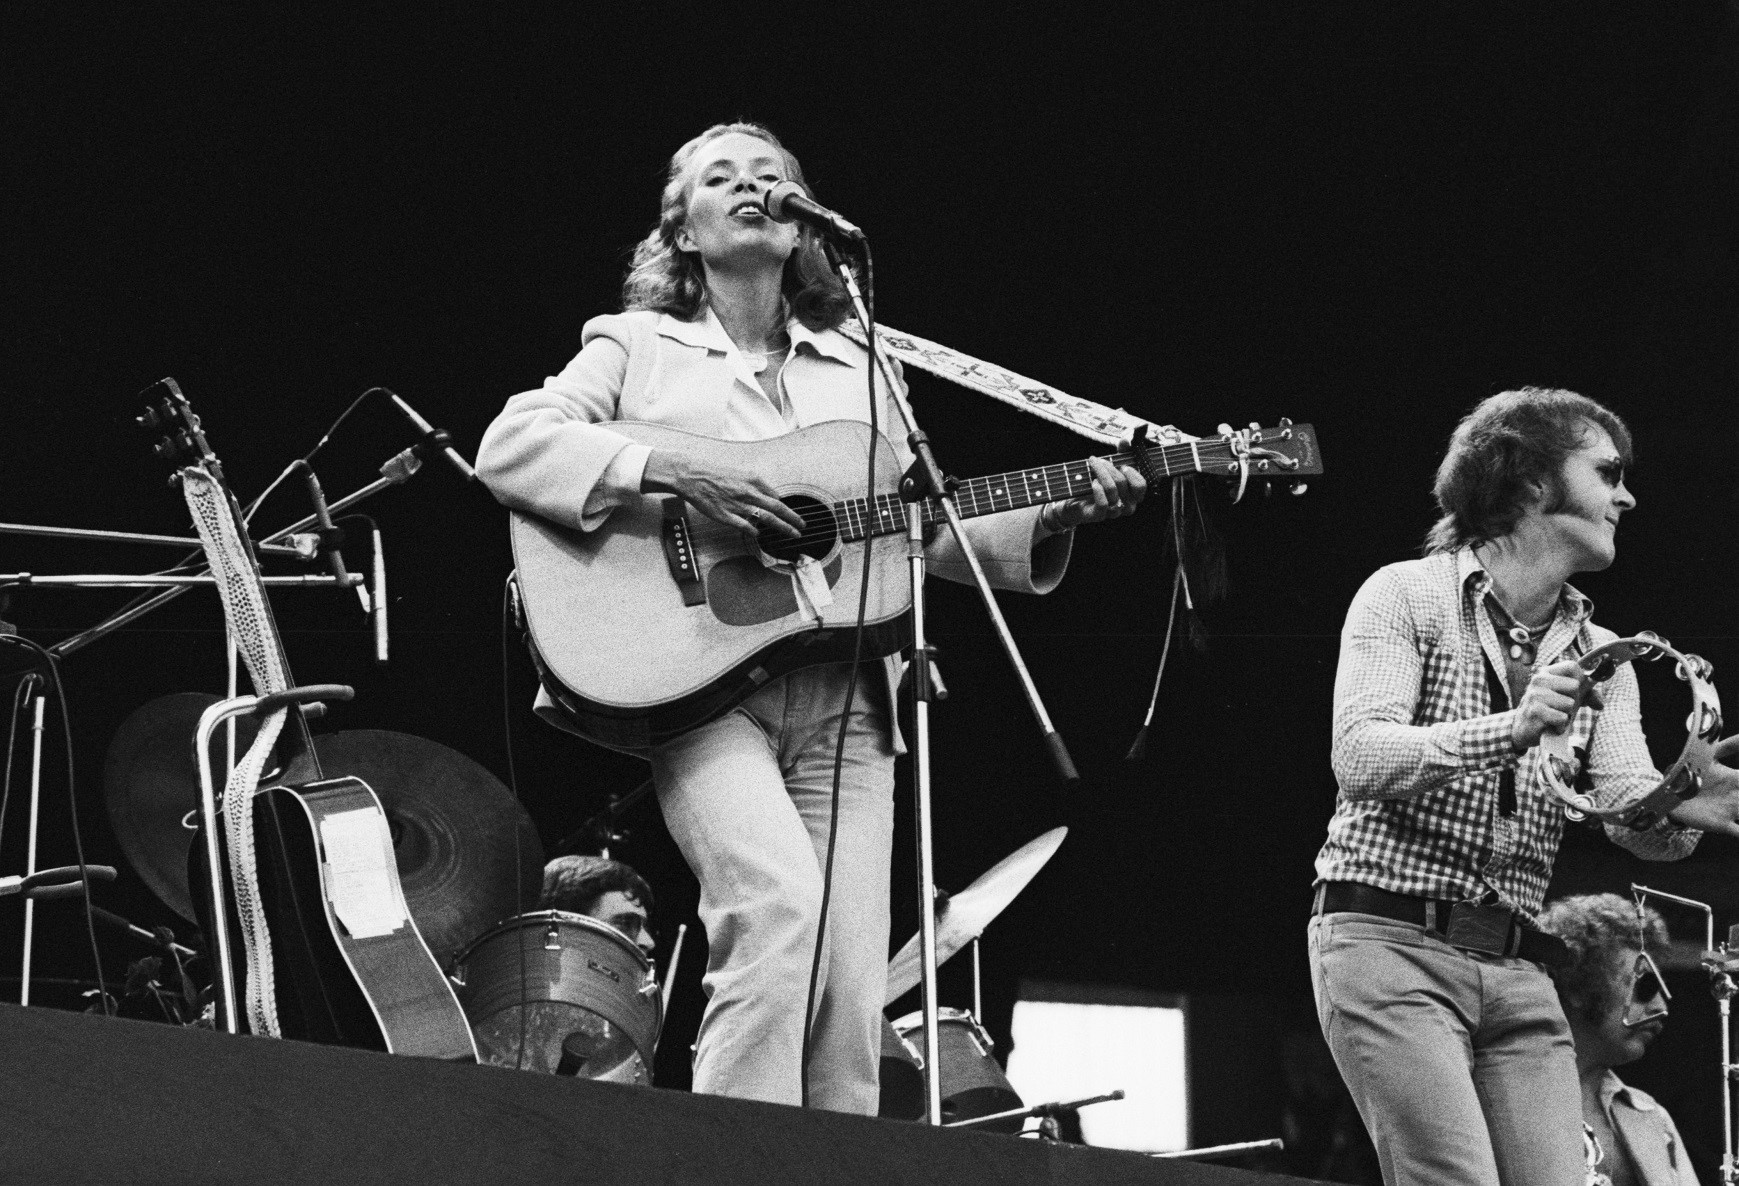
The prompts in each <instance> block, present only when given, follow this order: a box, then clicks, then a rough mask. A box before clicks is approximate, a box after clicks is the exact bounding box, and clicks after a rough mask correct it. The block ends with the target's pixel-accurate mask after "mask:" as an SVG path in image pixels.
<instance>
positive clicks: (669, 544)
mask: <svg viewBox="0 0 1739 1186" xmlns="http://www.w3.org/2000/svg"><path fill="white" fill-rule="evenodd" d="M660 534H661V535H662V536H663V539H664V562H665V563H666V564H668V565H669V566H670V579H671V580H673V581H675V582H676V587H677V589H678V590H679V591H680V592H681V593H682V604H683V605H705V604H706V585H705V584H704V583H702V581H701V579H700V564H699V562H698V561H697V560H696V559H695V555H694V539H693V537H692V535H691V534H690V532H689V529H688V508H687V507H686V506H684V505H683V501H682V499H680V498H667V499H665V500H664V525H663V527H662V528H661V529H660Z"/></svg>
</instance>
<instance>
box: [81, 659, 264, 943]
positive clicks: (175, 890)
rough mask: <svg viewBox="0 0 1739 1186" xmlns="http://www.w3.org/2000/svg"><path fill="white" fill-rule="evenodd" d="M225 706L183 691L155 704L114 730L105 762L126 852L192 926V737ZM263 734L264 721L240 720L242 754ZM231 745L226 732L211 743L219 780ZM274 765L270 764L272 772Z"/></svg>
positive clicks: (113, 819) (107, 797)
mask: <svg viewBox="0 0 1739 1186" xmlns="http://www.w3.org/2000/svg"><path fill="white" fill-rule="evenodd" d="M220 699H221V697H218V696H213V695H210V694H209V693H206V692H177V693H175V694H173V695H169V696H159V697H157V699H155V700H151V701H148V702H147V703H145V704H143V705H141V706H140V707H139V708H137V709H135V710H134V711H133V713H132V715H131V716H129V717H128V718H127V719H126V720H124V721H122V722H121V727H120V728H119V729H117V730H115V736H114V738H113V739H111V740H110V742H109V752H108V756H107V757H106V758H105V760H104V762H103V799H104V801H105V802H106V804H107V805H108V809H109V822H110V823H111V824H113V825H114V829H115V839H116V840H118V841H119V842H120V845H121V851H122V852H123V853H125V854H126V857H127V860H128V862H129V863H130V864H131V865H132V866H133V869H134V871H135V872H137V873H138V874H139V877H140V879H141V880H143V881H144V883H145V884H146V885H148V886H150V887H151V892H152V893H154V894H156V895H157V896H158V897H159V898H161V899H162V900H163V903H164V905H166V906H168V907H169V908H170V909H171V910H173V911H175V913H177V914H179V915H180V916H181V917H182V918H185V919H187V920H188V921H189V922H191V921H193V895H192V893H191V892H190V891H189V890H188V888H187V854H188V852H189V850H190V849H191V848H192V846H193V834H194V831H195V829H196V828H198V826H199V817H198V809H199V771H198V769H197V768H196V766H195V765H194V760H193V733H194V730H195V729H196V728H197V727H198V725H199V715H200V714H201V713H202V712H204V711H205V710H206V709H207V708H208V707H210V706H211V705H213V704H216V703H217V702H218V700H220ZM257 732H259V722H257V721H255V720H254V719H253V718H252V717H242V718H240V719H238V720H237V721H236V753H237V754H238V755H240V754H242V753H245V752H246V751H247V747H248V746H250V745H252V744H253V740H254V735H255V734H256V733H257ZM226 745H227V741H226V733H225V731H224V730H222V729H219V730H218V731H217V732H216V733H215V734H213V735H212V739H211V768H212V772H213V775H214V776H215V777H216V778H218V779H219V780H221V779H222V778H223V771H224V751H225V747H226ZM275 765H276V762H275V761H268V762H267V763H266V769H267V770H271V769H272V768H273V767H274V766H275ZM190 813H191V814H190ZM184 820H185V821H186V824H185V825H184V824H183V821H184Z"/></svg>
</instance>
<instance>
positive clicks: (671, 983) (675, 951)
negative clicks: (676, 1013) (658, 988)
mask: <svg viewBox="0 0 1739 1186" xmlns="http://www.w3.org/2000/svg"><path fill="white" fill-rule="evenodd" d="M686 938H688V924H687V923H683V924H682V925H681V926H679V927H677V928H676V941H675V942H674V943H672V944H671V945H670V963H668V964H666V965H665V968H664V996H663V998H662V999H661V1000H660V1001H659V1004H661V1005H662V1006H663V1007H664V1011H665V1012H666V1013H669V1012H670V993H671V991H672V990H673V989H674V988H675V987H676V965H677V963H678V961H680V960H681V959H682V941H683V940H684V939H686Z"/></svg>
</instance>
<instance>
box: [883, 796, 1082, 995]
mask: <svg viewBox="0 0 1739 1186" xmlns="http://www.w3.org/2000/svg"><path fill="white" fill-rule="evenodd" d="M1068 834H1069V829H1067V828H1052V829H1051V830H1050V831H1049V832H1046V833H1045V834H1044V835H1042V836H1039V837H1038V838H1036V839H1034V840H1031V841H1029V842H1028V843H1026V844H1024V845H1022V846H1021V847H1020V848H1018V849H1016V850H1015V851H1014V852H1012V853H1010V854H1009V855H1008V856H1006V857H1004V858H1003V859H1002V860H1000V861H998V862H997V863H996V864H995V865H993V866H992V867H991V868H990V869H988V870H987V871H986V872H985V873H984V875H983V876H981V877H979V878H978V880H976V881H974V882H973V883H972V884H971V885H969V886H967V887H966V888H965V889H963V890H961V891H960V892H959V893H957V894H952V895H948V896H946V897H944V896H942V895H940V894H938V895H937V898H938V901H937V906H936V909H935V911H934V917H935V928H936V964H937V966H938V967H940V966H941V965H942V964H944V963H946V962H948V960H949V959H951V958H953V956H954V955H955V953H957V952H958V951H959V950H960V949H961V948H962V947H965V946H966V945H967V944H968V943H970V942H972V941H973V940H975V939H977V938H978V937H979V935H980V934H982V933H983V931H984V928H985V927H987V926H989V925H990V923H991V922H992V921H993V920H995V918H996V916H997V915H999V914H1001V913H1002V912H1003V911H1004V910H1005V909H1007V908H1008V904H1009V903H1010V902H1012V901H1014V899H1015V897H1016V896H1017V895H1019V893H1020V892H1021V890H1023V889H1025V888H1026V886H1027V883H1028V882H1030V881H1032V879H1033V878H1034V877H1035V876H1037V874H1038V871H1039V870H1040V869H1043V868H1044V867H1045V863H1046V862H1047V861H1049V860H1050V859H1051V857H1052V856H1053V855H1054V854H1055V853H1056V851H1057V848H1058V847H1059V846H1060V845H1061V844H1062V843H1063V839H1064V837H1066V836H1067V835H1068ZM919 938H920V937H919V936H917V935H914V936H913V937H912V938H911V940H910V941H908V942H907V943H906V945H905V946H904V947H902V948H900V950H899V952H898V953H897V954H896V955H895V956H894V958H893V959H892V960H890V961H889V962H888V989H887V995H886V997H885V998H884V1000H883V1003H884V1004H887V1005H891V1004H893V1003H894V1001H896V1000H897V999H899V998H900V997H902V996H904V995H905V994H906V993H908V992H910V991H911V990H912V989H913V988H915V987H917V984H918V981H919V978H920V977H919V950H918V949H919ZM977 958H978V957H977V951H976V948H975V949H974V955H973V960H974V964H973V977H972V979H973V1006H974V1008H973V1015H974V1016H983V1002H982V1000H981V999H980V998H981V993H980V985H979V971H978V964H977Z"/></svg>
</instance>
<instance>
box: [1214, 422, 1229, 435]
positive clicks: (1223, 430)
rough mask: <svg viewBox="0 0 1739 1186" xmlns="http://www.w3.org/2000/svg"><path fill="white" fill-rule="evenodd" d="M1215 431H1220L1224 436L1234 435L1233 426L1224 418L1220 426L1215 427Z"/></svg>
mask: <svg viewBox="0 0 1739 1186" xmlns="http://www.w3.org/2000/svg"><path fill="white" fill-rule="evenodd" d="M1214 431H1215V432H1217V433H1219V434H1220V435H1221V436H1223V437H1229V436H1231V435H1232V426H1231V425H1230V424H1227V423H1226V422H1225V421H1223V420H1222V421H1221V422H1220V426H1219V427H1218V428H1216V429H1214Z"/></svg>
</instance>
